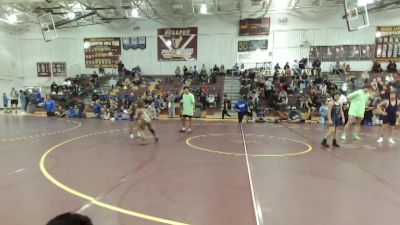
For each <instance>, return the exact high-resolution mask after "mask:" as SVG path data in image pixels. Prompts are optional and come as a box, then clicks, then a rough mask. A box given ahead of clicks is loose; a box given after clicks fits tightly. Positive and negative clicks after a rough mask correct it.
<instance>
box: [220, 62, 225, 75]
mask: <svg viewBox="0 0 400 225" xmlns="http://www.w3.org/2000/svg"><path fill="white" fill-rule="evenodd" d="M219 72H220V73H225V66H224V64H222V65H221V67H220V68H219Z"/></svg>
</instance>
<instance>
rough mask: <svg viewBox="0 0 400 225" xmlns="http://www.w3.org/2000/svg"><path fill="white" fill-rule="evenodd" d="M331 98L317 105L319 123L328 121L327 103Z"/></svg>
mask: <svg viewBox="0 0 400 225" xmlns="http://www.w3.org/2000/svg"><path fill="white" fill-rule="evenodd" d="M330 100H331V99H329V98H327V99H326V100H325V103H324V104H322V105H321V107H319V114H320V116H321V118H320V120H319V123H321V124H326V123H327V122H328V104H329V101H330Z"/></svg>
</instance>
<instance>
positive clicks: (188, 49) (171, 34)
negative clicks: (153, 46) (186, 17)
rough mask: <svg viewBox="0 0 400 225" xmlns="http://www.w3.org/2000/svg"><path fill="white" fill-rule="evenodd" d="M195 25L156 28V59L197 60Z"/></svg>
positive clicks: (196, 30) (196, 32)
mask: <svg viewBox="0 0 400 225" xmlns="http://www.w3.org/2000/svg"><path fill="white" fill-rule="evenodd" d="M197 36H198V29H197V27H188V28H166V29H158V38H157V42H158V61H195V60H197Z"/></svg>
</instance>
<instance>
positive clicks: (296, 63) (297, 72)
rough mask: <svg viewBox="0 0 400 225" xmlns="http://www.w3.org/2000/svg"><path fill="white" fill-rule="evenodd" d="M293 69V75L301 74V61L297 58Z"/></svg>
mask: <svg viewBox="0 0 400 225" xmlns="http://www.w3.org/2000/svg"><path fill="white" fill-rule="evenodd" d="M292 71H293V75H300V74H301V69H300V67H299V63H298V62H297V60H294V62H293V65H292Z"/></svg>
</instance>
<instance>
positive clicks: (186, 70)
mask: <svg viewBox="0 0 400 225" xmlns="http://www.w3.org/2000/svg"><path fill="white" fill-rule="evenodd" d="M188 73H189V70H188V68H187V67H186V66H183V77H184V78H185V79H186V78H187V76H188Z"/></svg>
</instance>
